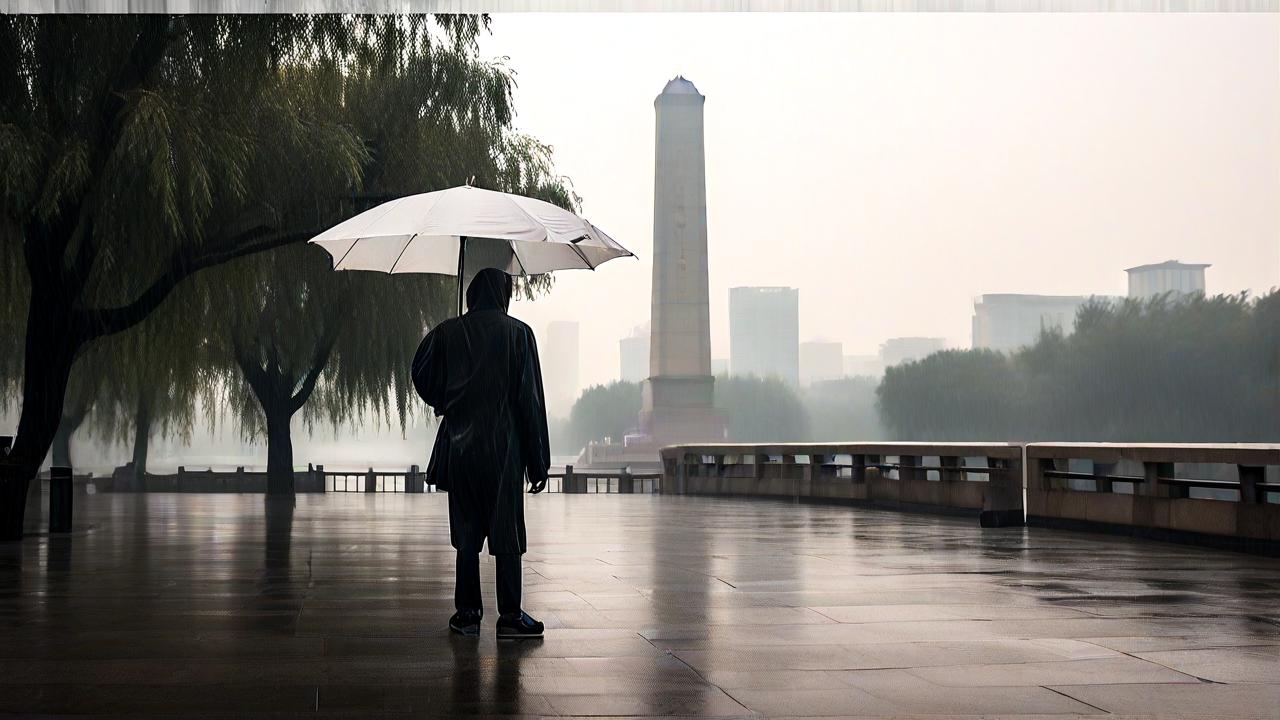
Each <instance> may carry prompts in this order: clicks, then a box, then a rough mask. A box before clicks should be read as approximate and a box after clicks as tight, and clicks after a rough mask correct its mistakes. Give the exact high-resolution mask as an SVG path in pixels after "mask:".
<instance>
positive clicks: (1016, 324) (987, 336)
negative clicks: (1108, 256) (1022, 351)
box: [972, 293, 1089, 351]
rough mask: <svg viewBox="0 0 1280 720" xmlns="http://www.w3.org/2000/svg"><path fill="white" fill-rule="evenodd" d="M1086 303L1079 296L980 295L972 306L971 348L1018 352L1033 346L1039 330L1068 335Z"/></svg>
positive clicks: (1086, 300) (1038, 335)
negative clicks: (1056, 331) (1077, 313)
mask: <svg viewBox="0 0 1280 720" xmlns="http://www.w3.org/2000/svg"><path fill="white" fill-rule="evenodd" d="M1087 302H1089V298H1087V297H1084V296H1081V295H1015V294H1009V293H999V294H994V295H983V296H982V297H981V298H979V299H978V301H977V302H975V303H974V304H973V337H972V340H973V347H974V348H985V349H988V350H1005V351H1007V350H1017V349H1018V348H1020V347H1024V346H1026V345H1034V344H1035V342H1036V340H1037V339H1038V338H1039V337H1040V331H1041V330H1054V329H1057V330H1061V331H1062V332H1063V333H1066V334H1070V333H1071V331H1072V330H1074V329H1075V326H1076V311H1077V310H1079V309H1080V306H1081V305H1084V304H1085V303H1087Z"/></svg>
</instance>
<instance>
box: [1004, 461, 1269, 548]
mask: <svg viewBox="0 0 1280 720" xmlns="http://www.w3.org/2000/svg"><path fill="white" fill-rule="evenodd" d="M1025 453H1026V463H1025V466H1026V469H1027V490H1026V498H1027V500H1026V502H1027V522H1028V524H1030V525H1038V526H1045V527H1058V528H1068V529H1076V530H1093V531H1101V532H1112V533H1121V534H1126V535H1133V536H1137V537H1146V538H1151V539H1157V540H1168V541H1175V542H1192V543H1196V544H1201V545H1210V546H1214V547H1224V548H1229V549H1238V550H1247V551H1251V552H1262V553H1265V554H1271V555H1275V554H1280V482H1277V479H1280V478H1277V476H1278V475H1280V445H1263V444H1216V445H1215V444H1129V445H1126V444H1118V443H1032V444H1029V445H1027V446H1026V448H1025ZM1268 472H1270V474H1271V475H1270V477H1271V478H1272V479H1271V480H1270V481H1268Z"/></svg>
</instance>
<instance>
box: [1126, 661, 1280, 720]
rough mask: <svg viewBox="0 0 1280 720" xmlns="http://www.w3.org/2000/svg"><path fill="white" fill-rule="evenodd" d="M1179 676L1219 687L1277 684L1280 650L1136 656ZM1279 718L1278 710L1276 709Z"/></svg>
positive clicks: (1279, 708)
mask: <svg viewBox="0 0 1280 720" xmlns="http://www.w3.org/2000/svg"><path fill="white" fill-rule="evenodd" d="M1135 655H1136V656H1137V657H1140V658H1142V659H1143V660H1150V661H1151V662H1154V663H1159V664H1161V665H1164V666H1165V667H1169V668H1173V669H1174V670H1177V671H1178V672H1183V673H1186V674H1188V675H1194V676H1195V677H1198V678H1202V679H1204V680H1212V681H1214V682H1222V683H1280V646H1274V645H1272V646H1261V647H1256V648H1247V647H1245V648H1206V649H1202V650H1168V651H1163V652H1144V653H1135ZM1277 711H1278V713H1277V714H1280V707H1278V708H1277Z"/></svg>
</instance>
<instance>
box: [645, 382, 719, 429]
mask: <svg viewBox="0 0 1280 720" xmlns="http://www.w3.org/2000/svg"><path fill="white" fill-rule="evenodd" d="M641 393H642V404H641V410H640V432H641V434H643V435H644V436H645V437H647V438H648V439H649V440H650V441H651V442H653V443H654V444H656V445H658V446H662V445H672V444H675V443H685V442H723V441H724V439H725V436H726V434H727V427H728V426H727V423H726V422H725V418H724V416H723V415H721V414H720V413H718V412H716V410H715V378H714V377H712V376H710V375H675V376H673V375H667V376H660V377H651V378H649V379H648V380H645V381H644V387H643V389H642V390H641Z"/></svg>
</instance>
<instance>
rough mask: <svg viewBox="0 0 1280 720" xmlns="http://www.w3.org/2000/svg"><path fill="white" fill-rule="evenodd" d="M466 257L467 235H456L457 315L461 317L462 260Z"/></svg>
mask: <svg viewBox="0 0 1280 720" xmlns="http://www.w3.org/2000/svg"><path fill="white" fill-rule="evenodd" d="M466 257H467V236H466V235H461V236H459V237H458V317H462V280H463V275H462V272H463V262H464V261H465V260H466Z"/></svg>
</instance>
